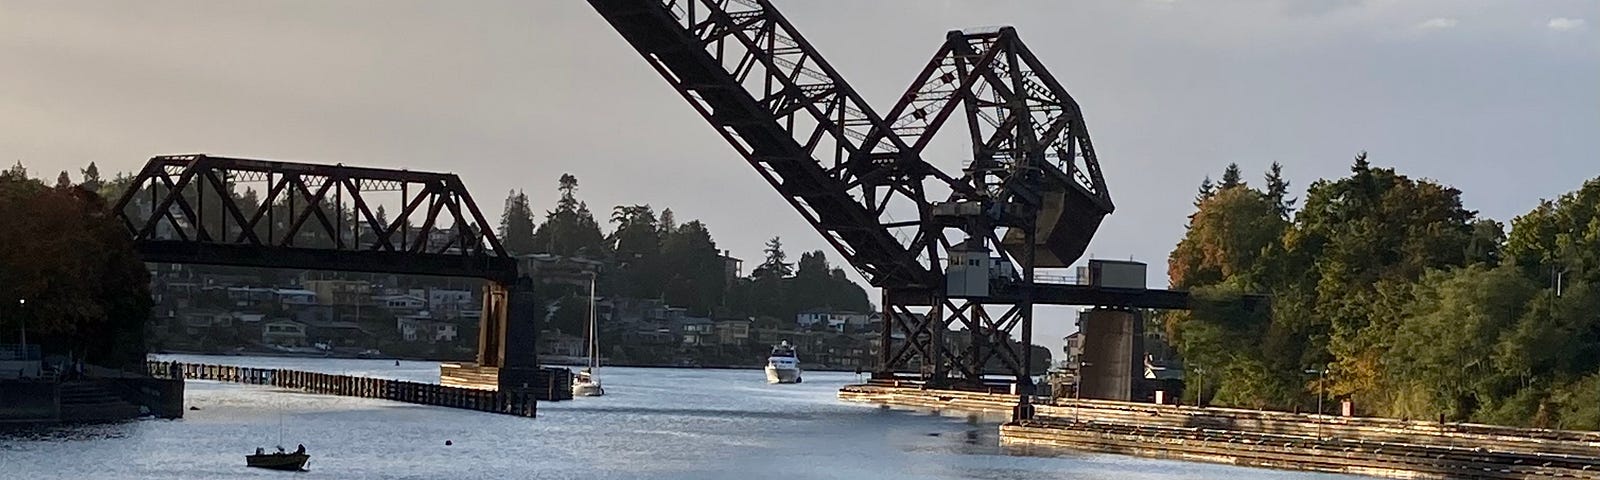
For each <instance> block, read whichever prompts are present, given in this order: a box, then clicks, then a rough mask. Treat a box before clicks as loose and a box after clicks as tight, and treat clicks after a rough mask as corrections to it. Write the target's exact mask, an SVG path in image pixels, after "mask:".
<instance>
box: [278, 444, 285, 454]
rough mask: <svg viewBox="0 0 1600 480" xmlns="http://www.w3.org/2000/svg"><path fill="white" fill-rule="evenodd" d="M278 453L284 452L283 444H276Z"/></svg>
mask: <svg viewBox="0 0 1600 480" xmlns="http://www.w3.org/2000/svg"><path fill="white" fill-rule="evenodd" d="M278 453H284V452H283V445H278Z"/></svg>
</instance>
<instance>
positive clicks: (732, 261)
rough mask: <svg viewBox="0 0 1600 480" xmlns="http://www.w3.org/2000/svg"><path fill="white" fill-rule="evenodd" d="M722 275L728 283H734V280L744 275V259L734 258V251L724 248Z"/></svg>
mask: <svg viewBox="0 0 1600 480" xmlns="http://www.w3.org/2000/svg"><path fill="white" fill-rule="evenodd" d="M722 275H723V277H724V278H725V279H726V280H727V283H728V285H732V284H733V281H734V280H738V279H739V277H743V276H744V260H740V259H737V258H733V251H731V250H723V251H722Z"/></svg>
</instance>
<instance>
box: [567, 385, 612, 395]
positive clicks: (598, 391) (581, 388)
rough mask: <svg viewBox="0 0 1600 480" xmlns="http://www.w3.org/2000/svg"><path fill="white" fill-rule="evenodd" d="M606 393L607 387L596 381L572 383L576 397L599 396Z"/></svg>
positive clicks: (573, 393)
mask: <svg viewBox="0 0 1600 480" xmlns="http://www.w3.org/2000/svg"><path fill="white" fill-rule="evenodd" d="M605 394H606V389H605V388H604V387H601V386H600V385H599V384H596V383H574V384H572V396H574V397H598V396H601V395H605Z"/></svg>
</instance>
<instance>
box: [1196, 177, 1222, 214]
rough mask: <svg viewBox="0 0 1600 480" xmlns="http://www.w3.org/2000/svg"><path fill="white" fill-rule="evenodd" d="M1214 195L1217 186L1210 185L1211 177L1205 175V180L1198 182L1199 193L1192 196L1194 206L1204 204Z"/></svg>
mask: <svg viewBox="0 0 1600 480" xmlns="http://www.w3.org/2000/svg"><path fill="white" fill-rule="evenodd" d="M1216 194H1217V186H1216V185H1213V184H1212V183H1211V176H1210V175H1206V179H1205V180H1201V181H1200V192H1199V193H1196V194H1195V196H1194V206H1196V207H1199V206H1200V204H1201V203H1205V201H1206V200H1207V199H1209V198H1211V196H1212V195H1216Z"/></svg>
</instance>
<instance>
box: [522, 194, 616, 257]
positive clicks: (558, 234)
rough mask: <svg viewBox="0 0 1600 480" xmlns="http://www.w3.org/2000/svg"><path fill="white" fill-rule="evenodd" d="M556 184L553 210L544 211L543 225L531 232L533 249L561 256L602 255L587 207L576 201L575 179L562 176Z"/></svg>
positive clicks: (597, 229) (596, 225) (601, 244)
mask: <svg viewBox="0 0 1600 480" xmlns="http://www.w3.org/2000/svg"><path fill="white" fill-rule="evenodd" d="M559 185H560V187H559V191H560V192H561V199H560V200H558V201H557V202H556V208H555V210H550V211H547V212H545V219H544V222H543V223H540V224H539V228H538V230H536V231H534V234H533V244H534V247H533V248H534V249H535V251H538V252H546V253H554V254H556V255H562V256H573V255H583V256H591V257H598V256H601V255H603V254H604V253H605V252H606V251H607V248H606V242H605V241H604V237H603V236H602V235H601V234H600V224H599V223H597V222H596V221H595V219H594V214H592V213H590V212H589V205H588V204H586V203H584V202H581V201H578V198H577V190H578V177H575V176H573V175H572V174H562V175H561V179H560V182H559Z"/></svg>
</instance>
